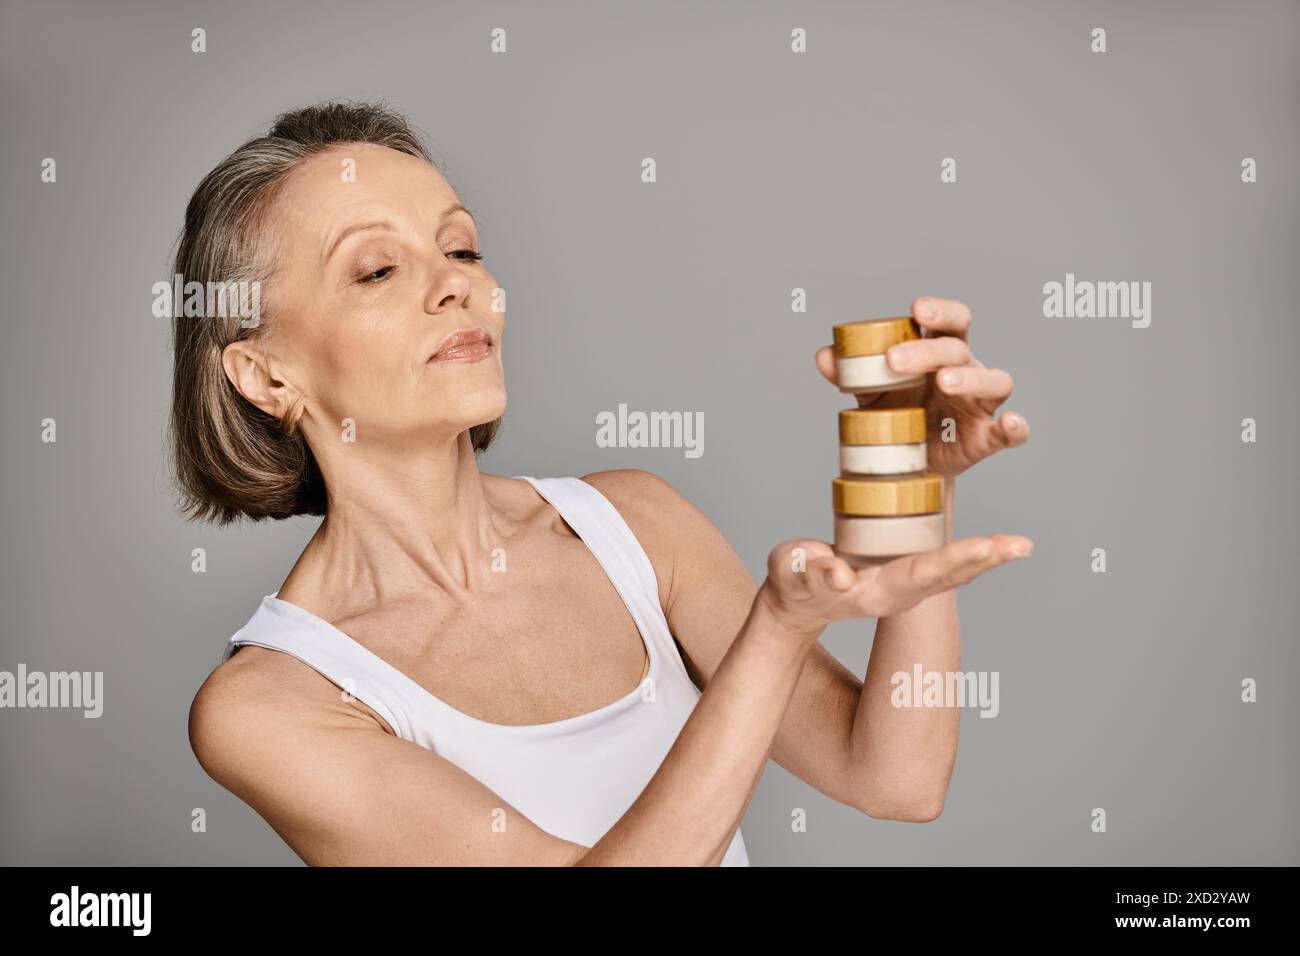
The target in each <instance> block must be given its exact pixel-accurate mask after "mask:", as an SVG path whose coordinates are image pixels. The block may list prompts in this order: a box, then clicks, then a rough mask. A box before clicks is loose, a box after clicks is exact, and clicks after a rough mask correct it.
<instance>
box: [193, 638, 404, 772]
mask: <svg viewBox="0 0 1300 956" xmlns="http://www.w3.org/2000/svg"><path fill="white" fill-rule="evenodd" d="M358 705H359V702H355V703H349V702H347V701H345V700H344V698H343V695H342V694H341V692H340V691H339V689H338V687H337V686H336V685H334V684H333V683H332V682H331V681H329V680H328V679H326V678H325V677H324V676H322V675H321V674H319V673H317V672H316V671H314V670H312V669H311V668H310V667H308V666H307V665H306V664H304V663H302V662H301V661H299V660H297V659H296V658H294V657H292V656H291V655H289V654H285V653H284V652H282V651H277V650H272V649H269V648H263V647H256V646H245V647H242V648H240V650H239V651H238V652H237V653H235V654H234V655H232V656H231V657H230V658H228V659H227V660H225V661H223V662H222V663H221V664H219V665H218V666H217V667H216V668H215V669H214V670H213V671H212V673H211V674H209V675H208V678H207V680H205V681H204V682H203V685H202V686H201V687H200V688H199V690H198V693H196V694H195V695H194V701H193V703H192V704H191V705H190V714H189V738H190V747H191V748H192V749H193V751H194V756H195V757H197V758H198V761H199V764H200V765H201V766H202V767H203V769H204V770H205V771H206V772H207V773H208V775H209V776H211V777H212V778H213V779H214V780H216V781H217V782H218V783H220V784H222V785H223V786H226V787H227V788H228V789H232V790H235V791H236V792H238V791H239V790H240V789H241V786H240V785H241V784H242V783H246V782H247V776H248V775H249V774H250V773H253V772H255V771H256V769H257V768H258V767H259V765H261V764H265V763H268V762H273V761H275V760H276V759H277V750H278V749H279V748H282V747H291V746H293V740H294V734H295V732H296V730H295V728H298V729H302V728H306V727H319V726H322V725H328V724H331V723H333V724H335V725H337V726H352V727H365V726H367V725H369V726H371V727H373V729H375V730H378V731H380V732H383V730H384V729H385V728H384V727H383V725H382V724H381V723H380V721H379V720H378V718H376V717H374V716H372V715H371V714H368V713H367V712H366V711H367V710H368V708H364V705H361V706H358Z"/></svg>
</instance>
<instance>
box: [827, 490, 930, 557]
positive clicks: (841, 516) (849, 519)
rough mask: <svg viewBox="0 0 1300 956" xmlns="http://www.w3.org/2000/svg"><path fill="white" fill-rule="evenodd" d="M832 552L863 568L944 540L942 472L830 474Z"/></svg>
mask: <svg viewBox="0 0 1300 956" xmlns="http://www.w3.org/2000/svg"><path fill="white" fill-rule="evenodd" d="M831 501H832V505H833V508H834V511H835V542H834V547H835V553H836V554H838V555H839V556H840V557H842V558H843V559H844V560H845V561H847V562H848V563H849V564H851V565H854V566H857V567H862V566H865V565H870V564H881V563H883V562H885V561H892V560H893V559H894V558H897V557H900V556H902V555H904V554H915V553H916V552H918V551H929V550H931V549H933V548H941V547H943V546H944V545H945V544H947V543H948V534H947V520H946V519H947V515H946V513H945V512H944V510H943V476H942V475H940V474H938V473H937V472H933V471H931V472H926V473H925V474H922V475H908V476H905V477H897V478H835V479H832V481H831Z"/></svg>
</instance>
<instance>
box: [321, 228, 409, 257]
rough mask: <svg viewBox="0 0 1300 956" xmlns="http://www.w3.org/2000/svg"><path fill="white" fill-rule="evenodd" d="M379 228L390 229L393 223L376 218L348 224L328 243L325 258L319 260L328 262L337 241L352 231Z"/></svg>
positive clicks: (336, 245) (337, 245) (337, 243)
mask: <svg viewBox="0 0 1300 956" xmlns="http://www.w3.org/2000/svg"><path fill="white" fill-rule="evenodd" d="M380 228H387V229H392V228H393V224H392V223H391V222H389V221H388V220H386V219H377V220H375V221H374V222H359V223H357V224H355V225H352V226H348V227H347V228H346V229H344V230H343V231H342V232H340V233H339V234H338V235H337V236H335V237H334V241H333V242H331V243H330V246H329V249H327V250H326V251H325V258H324V259H322V260H321V261H322V262H329V258H330V256H332V255H334V250H335V249H337V248H338V247H339V243H340V242H342V241H343V240H344V239H346V238H347V237H348V236H350V235H352V234H353V233H354V232H361V231H362V230H363V229H380Z"/></svg>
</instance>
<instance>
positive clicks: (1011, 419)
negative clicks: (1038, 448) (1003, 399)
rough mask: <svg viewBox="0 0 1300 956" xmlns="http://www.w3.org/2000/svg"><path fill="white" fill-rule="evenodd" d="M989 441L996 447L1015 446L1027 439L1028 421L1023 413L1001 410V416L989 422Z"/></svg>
mask: <svg viewBox="0 0 1300 956" xmlns="http://www.w3.org/2000/svg"><path fill="white" fill-rule="evenodd" d="M989 441H991V442H992V443H993V445H994V446H995V447H997V448H1016V447H1018V446H1020V445H1023V444H1024V443H1025V442H1027V441H1029V422H1028V421H1026V419H1025V416H1024V415H1020V414H1018V413H1016V412H1003V413H1002V418H1001V419H999V420H998V421H995V422H990V423H989Z"/></svg>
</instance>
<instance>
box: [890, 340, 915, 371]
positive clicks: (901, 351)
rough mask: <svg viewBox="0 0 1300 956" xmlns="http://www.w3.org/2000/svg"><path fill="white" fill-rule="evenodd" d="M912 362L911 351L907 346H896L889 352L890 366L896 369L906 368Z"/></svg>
mask: <svg viewBox="0 0 1300 956" xmlns="http://www.w3.org/2000/svg"><path fill="white" fill-rule="evenodd" d="M910 360H911V349H909V348H908V347H907V346H906V345H896V346H894V347H893V348H892V349H890V350H889V364H890V365H892V366H894V368H896V369H901V368H906V367H907V363H908V362H909V361H910Z"/></svg>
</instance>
